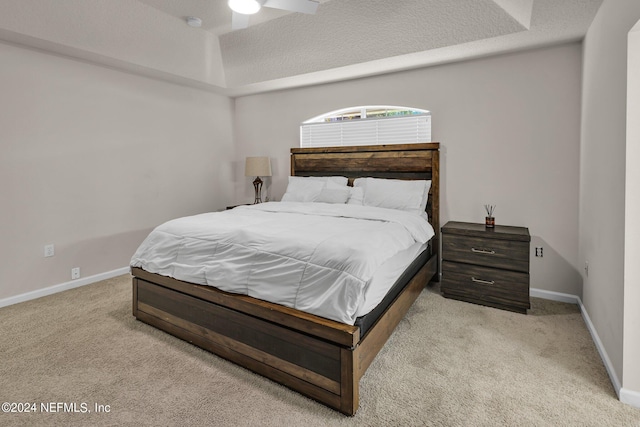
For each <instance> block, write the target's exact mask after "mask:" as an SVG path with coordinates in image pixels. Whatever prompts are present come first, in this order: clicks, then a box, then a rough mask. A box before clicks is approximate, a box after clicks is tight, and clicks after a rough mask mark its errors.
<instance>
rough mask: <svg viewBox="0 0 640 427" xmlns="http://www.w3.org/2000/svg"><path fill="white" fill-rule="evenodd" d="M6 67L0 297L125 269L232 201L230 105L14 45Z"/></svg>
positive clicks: (0, 138)
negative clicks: (180, 225)
mask: <svg viewBox="0 0 640 427" xmlns="http://www.w3.org/2000/svg"><path fill="white" fill-rule="evenodd" d="M0 64H2V66H1V67H0V93H1V94H2V98H1V100H0V201H1V202H0V203H1V204H2V209H0V236H1V238H0V242H1V243H0V259H1V260H2V268H0V300H1V299H3V298H8V297H12V296H15V295H20V294H23V293H26V292H30V291H35V290H38V289H42V288H45V287H47V286H51V285H57V284H61V283H65V282H68V281H70V280H71V268H72V267H80V269H81V275H82V277H85V276H90V275H94V274H98V273H104V272H107V271H111V270H115V269H118V268H123V267H126V266H128V265H129V259H130V258H131V255H132V254H133V251H135V249H136V247H137V245H138V244H139V243H140V242H141V240H142V239H143V238H144V237H145V236H146V234H147V233H148V232H149V231H150V229H151V228H152V227H155V226H156V225H158V224H160V223H161V222H163V221H166V220H168V219H170V218H173V217H178V216H183V215H187V214H193V213H198V212H203V211H210V210H213V209H220V208H223V207H224V206H225V204H227V203H229V202H230V201H231V200H232V199H233V194H232V193H233V189H232V188H230V187H229V185H228V184H227V183H228V182H229V181H230V180H231V172H230V169H229V165H230V164H231V159H232V158H233V156H234V147H233V133H232V125H231V123H232V114H233V101H232V100H229V99H228V98H226V97H223V96H219V95H215V94H211V93H207V92H203V91H199V90H195V89H189V88H185V87H182V86H177V85H173V84H169V83H165V82H161V81H157V80H152V79H148V78H143V77H138V76H134V75H131V74H127V73H123V72H119V71H114V70H111V69H107V68H103V67H98V66H94V65H90V64H87V63H83V62H78V61H74V60H70V59H66V58H63V57H59V56H54V55H49V54H44V53H41V52H37V51H33V50H28V49H23V48H20V47H16V46H13V45H8V44H0ZM47 243H54V244H55V248H56V254H55V256H54V257H52V258H44V257H43V245H45V244H47Z"/></svg>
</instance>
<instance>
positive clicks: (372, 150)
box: [291, 142, 440, 254]
mask: <svg viewBox="0 0 640 427" xmlns="http://www.w3.org/2000/svg"><path fill="white" fill-rule="evenodd" d="M439 148H440V143H439V142H429V143H423V144H398V145H364V146H353V147H319V148H292V149H291V175H292V176H327V175H341V176H346V177H348V178H349V184H352V182H353V179H355V178H360V177H367V176H370V177H374V178H394V179H430V180H431V190H430V191H429V201H428V203H427V209H426V211H427V214H428V215H429V221H430V222H431V225H432V226H433V229H434V231H435V233H436V234H435V237H434V240H433V244H432V250H433V251H434V253H435V254H437V253H438V248H439V235H440V173H439V167H440V155H439V151H438V150H439Z"/></svg>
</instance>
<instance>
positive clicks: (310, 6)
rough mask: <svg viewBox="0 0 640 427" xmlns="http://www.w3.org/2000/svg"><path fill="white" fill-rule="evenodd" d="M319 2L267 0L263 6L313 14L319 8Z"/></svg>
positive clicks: (307, 0) (310, 0)
mask: <svg viewBox="0 0 640 427" xmlns="http://www.w3.org/2000/svg"><path fill="white" fill-rule="evenodd" d="M318 4H319V3H318V2H317V1H315V0H267V1H265V2H264V4H263V6H266V7H271V8H273V9H281V10H288V11H291V12H300V13H308V14H311V15H312V14H314V13H316V10H318Z"/></svg>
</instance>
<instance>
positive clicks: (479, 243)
mask: <svg viewBox="0 0 640 427" xmlns="http://www.w3.org/2000/svg"><path fill="white" fill-rule="evenodd" d="M530 241H531V236H530V235H529V229H528V228H526V227H510V226H504V225H496V226H495V228H486V227H485V225H484V224H473V223H468V222H455V221H450V222H448V223H446V224H445V225H444V226H443V227H442V282H441V287H440V289H441V291H442V295H443V296H445V297H446V298H453V299H458V300H462V301H467V302H472V303H475V304H482V305H487V306H490V307H495V308H500V309H503V310H510V311H515V312H518V313H525V314H526V313H527V309H528V308H530V307H531V304H530V300H529V242H530Z"/></svg>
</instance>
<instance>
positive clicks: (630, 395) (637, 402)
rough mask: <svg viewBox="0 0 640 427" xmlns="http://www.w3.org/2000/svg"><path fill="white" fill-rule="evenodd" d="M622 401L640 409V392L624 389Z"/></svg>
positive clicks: (621, 395)
mask: <svg viewBox="0 0 640 427" xmlns="http://www.w3.org/2000/svg"><path fill="white" fill-rule="evenodd" d="M620 401H621V402H622V403H626V404H627V405H631V406H635V407H636V408H640V392H637V391H633V390H629V389H627V388H624V387H622V388H621V389H620Z"/></svg>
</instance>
